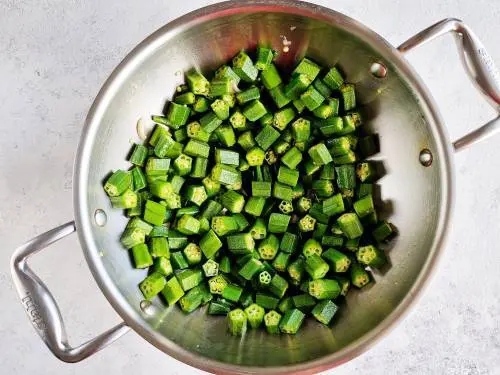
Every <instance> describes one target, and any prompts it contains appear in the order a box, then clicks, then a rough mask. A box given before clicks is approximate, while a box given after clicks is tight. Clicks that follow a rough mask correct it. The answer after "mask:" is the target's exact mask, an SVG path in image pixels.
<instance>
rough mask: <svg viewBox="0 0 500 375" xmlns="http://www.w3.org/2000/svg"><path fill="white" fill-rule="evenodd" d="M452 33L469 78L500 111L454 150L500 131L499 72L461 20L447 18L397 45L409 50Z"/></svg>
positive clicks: (464, 138) (466, 136)
mask: <svg viewBox="0 0 500 375" xmlns="http://www.w3.org/2000/svg"><path fill="white" fill-rule="evenodd" d="M447 33H453V35H454V36H455V40H456V42H457V47H458V49H459V51H460V57H461V60H462V63H463V65H464V68H465V70H466V71H467V74H468V76H469V78H470V79H471V80H472V82H473V83H474V84H475V86H476V88H477V89H478V90H479V91H480V92H481V93H482V94H483V96H484V97H485V99H486V100H487V101H488V103H490V105H491V106H492V107H493V109H494V110H495V111H496V112H497V113H498V114H499V115H498V116H497V117H496V118H495V119H493V120H491V121H489V122H487V123H486V124H485V125H483V126H481V127H479V128H478V129H476V130H473V131H472V132H470V133H468V134H466V135H465V136H463V137H462V138H460V139H458V140H456V141H455V142H453V147H454V148H455V151H457V152H458V151H461V150H463V149H465V148H467V147H468V146H471V145H473V144H475V143H479V142H481V141H483V140H485V139H487V138H489V137H491V136H492V135H494V134H496V133H497V132H498V131H499V130H500V73H499V71H498V70H497V68H496V66H495V63H494V62H493V60H492V59H491V57H490V55H489V54H488V52H487V51H486V49H485V48H484V46H483V44H482V43H481V41H480V40H479V39H478V37H477V36H476V35H475V34H474V33H473V32H472V30H471V29H470V28H469V27H468V26H467V25H466V24H465V23H463V22H462V21H461V20H459V19H456V18H446V19H444V20H442V21H439V22H437V23H435V24H434V25H432V26H429V27H428V28H427V29H425V30H422V31H421V32H419V33H418V34H416V35H414V36H412V37H411V38H410V39H408V40H407V41H406V42H404V43H403V44H401V45H400V46H399V47H398V50H399V51H400V52H403V53H405V52H408V51H410V50H412V49H413V48H415V47H418V46H420V45H422V44H424V43H426V42H428V41H430V40H433V39H434V38H436V37H438V36H441V35H443V34H447Z"/></svg>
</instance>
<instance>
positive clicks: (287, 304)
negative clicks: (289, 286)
mask: <svg viewBox="0 0 500 375" xmlns="http://www.w3.org/2000/svg"><path fill="white" fill-rule="evenodd" d="M293 308H294V305H293V299H292V297H285V298H283V299H282V300H281V301H280V303H279V305H278V310H279V311H281V312H282V313H286V312H287V311H288V310H291V309H293Z"/></svg>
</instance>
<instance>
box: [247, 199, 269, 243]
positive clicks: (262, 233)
mask: <svg viewBox="0 0 500 375" xmlns="http://www.w3.org/2000/svg"><path fill="white" fill-rule="evenodd" d="M250 199H252V198H250ZM250 235H251V236H252V238H253V239H254V240H262V239H263V238H265V237H266V235H267V228H266V223H265V222H264V220H263V219H261V218H260V217H259V218H257V219H256V220H255V222H254V224H253V225H252V227H251V228H250Z"/></svg>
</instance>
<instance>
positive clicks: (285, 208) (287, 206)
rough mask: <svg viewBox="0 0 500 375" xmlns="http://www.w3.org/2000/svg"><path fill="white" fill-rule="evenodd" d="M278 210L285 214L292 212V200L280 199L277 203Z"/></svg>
mask: <svg viewBox="0 0 500 375" xmlns="http://www.w3.org/2000/svg"><path fill="white" fill-rule="evenodd" d="M278 208H279V210H280V211H281V212H282V213H284V214H285V215H289V214H291V213H292V212H293V204H292V201H286V200H282V201H281V202H280V204H279V205H278Z"/></svg>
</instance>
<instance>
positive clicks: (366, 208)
mask: <svg viewBox="0 0 500 375" xmlns="http://www.w3.org/2000/svg"><path fill="white" fill-rule="evenodd" d="M353 207H354V211H356V214H357V215H358V216H359V217H360V218H362V217H365V216H367V215H369V214H371V213H373V212H374V211H375V206H374V205H373V198H372V196H371V194H369V195H365V196H364V197H363V198H361V199H359V200H357V201H356V202H354V204H353Z"/></svg>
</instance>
